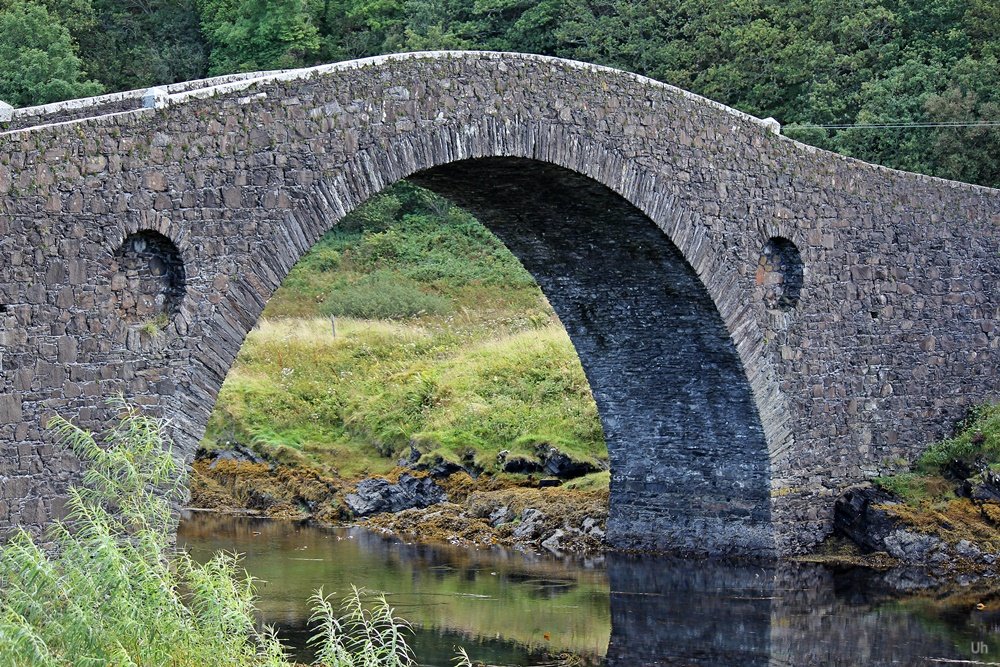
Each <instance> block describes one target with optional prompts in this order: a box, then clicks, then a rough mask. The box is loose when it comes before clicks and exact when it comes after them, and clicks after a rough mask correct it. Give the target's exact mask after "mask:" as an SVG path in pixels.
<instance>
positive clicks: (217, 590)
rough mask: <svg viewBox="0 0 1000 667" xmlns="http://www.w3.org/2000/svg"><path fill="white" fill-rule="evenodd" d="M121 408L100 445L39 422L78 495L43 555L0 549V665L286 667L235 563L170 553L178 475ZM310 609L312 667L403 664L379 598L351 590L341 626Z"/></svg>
mask: <svg viewBox="0 0 1000 667" xmlns="http://www.w3.org/2000/svg"><path fill="white" fill-rule="evenodd" d="M119 406H120V407H121V409H122V410H123V412H124V417H123V419H122V420H121V422H120V424H119V425H118V426H117V427H116V428H114V429H113V430H112V431H111V432H110V433H109V434H107V436H106V437H105V438H104V442H103V443H102V444H103V446H102V445H101V444H98V442H97V441H96V440H95V438H94V437H93V436H92V435H91V434H90V433H87V432H85V431H82V430H80V429H79V428H77V427H75V426H73V425H72V424H71V423H69V422H67V421H65V420H63V419H60V418H56V419H54V420H52V422H51V423H50V426H51V427H52V428H53V429H54V430H55V431H56V432H57V433H58V435H59V436H60V438H61V440H62V441H63V442H65V443H67V444H69V446H70V447H72V449H73V451H75V452H76V453H77V455H78V456H79V457H80V458H81V459H82V460H83V462H84V464H85V466H86V467H85V472H84V476H83V486H81V487H74V488H71V489H70V492H69V502H68V509H69V514H68V518H67V520H66V521H62V522H56V523H55V524H54V525H53V526H52V527H51V528H50V530H49V532H48V537H49V539H50V540H51V542H52V546H51V547H50V548H42V547H40V546H38V545H37V544H36V543H35V541H34V539H33V538H32V537H31V535H29V534H28V533H26V532H25V531H23V530H20V531H18V532H17V534H16V535H14V537H13V538H12V539H11V540H10V541H9V542H8V543H7V544H6V545H4V546H3V547H0V655H2V656H3V664H4V665H10V666H12V667H29V666H30V667H36V666H37V667H64V666H70V665H88V667H128V666H133V667H140V666H141V667H147V666H164V667H165V666H167V665H169V666H170V667H203V666H206V665H225V666H226V667H233V666H235V667H244V666H245V667H292V665H291V664H290V663H288V662H287V661H286V660H285V656H284V649H283V647H282V645H281V644H280V642H279V641H278V639H277V637H276V636H275V633H274V632H273V630H272V629H270V628H268V627H263V628H259V627H258V624H257V622H256V618H255V607H254V600H255V592H254V582H253V580H252V579H251V578H250V577H249V576H248V575H247V574H245V573H244V572H242V569H241V568H240V567H239V562H238V559H237V556H236V555H235V554H227V553H218V554H216V555H215V556H214V557H213V558H212V559H211V560H209V561H208V562H206V563H203V564H202V563H197V562H195V561H194V560H193V559H192V558H191V557H190V556H189V555H188V554H187V553H186V552H184V551H182V550H178V549H175V548H174V547H173V546H172V544H173V539H172V535H173V531H174V528H175V513H174V511H173V504H174V503H176V502H179V501H180V500H182V498H183V495H184V489H183V484H182V481H183V475H182V473H183V470H182V468H181V466H180V464H179V462H178V460H177V459H176V458H175V457H174V456H173V454H172V453H171V451H170V447H169V443H168V442H166V441H165V439H164V436H163V423H162V422H161V421H159V420H156V419H152V418H150V417H147V416H144V415H142V414H140V413H138V412H137V411H135V410H134V409H133V408H130V407H128V406H126V405H125V404H124V403H123V402H121V401H119ZM313 602H314V611H315V613H314V616H313V619H314V621H316V622H317V630H316V635H315V637H314V642H315V643H316V644H317V645H318V647H319V665H323V666H325V667H348V666H353V665H365V667H381V666H383V665H384V666H385V667H402V666H409V665H413V664H414V662H413V656H412V652H411V651H410V649H409V648H408V646H407V643H406V634H407V631H408V626H407V625H406V623H405V622H403V621H400V620H398V619H397V618H396V617H395V615H394V613H393V610H392V609H390V608H389V607H388V605H387V604H386V603H385V600H384V598H380V599H378V600H376V602H375V604H374V605H372V604H369V603H366V601H365V600H364V598H363V596H362V593H361V592H360V591H358V590H354V592H353V594H352V595H351V596H349V597H348V598H347V600H346V601H345V603H344V607H343V609H344V611H345V616H344V617H343V618H338V617H337V615H336V614H335V613H334V610H333V607H332V605H331V604H330V602H329V599H328V598H325V597H323V595H322V593H318V594H317V595H316V596H315V597H314V599H313ZM463 656H464V653H463V654H461V656H460V660H461V662H460V664H465V665H471V663H469V662H468V659H467V658H465V657H463Z"/></svg>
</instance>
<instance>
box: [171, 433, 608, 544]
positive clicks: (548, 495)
mask: <svg viewBox="0 0 1000 667" xmlns="http://www.w3.org/2000/svg"><path fill="white" fill-rule="evenodd" d="M539 482H542V484H541V485H540V484H539ZM546 482H547V483H546ZM189 505H190V508H191V509H194V510H208V511H215V512H223V513H233V514H243V515H251V516H264V517H270V518H276V519H293V520H312V521H316V522H319V523H324V524H328V525H356V526H362V527H366V528H369V529H371V530H375V531H378V532H383V533H391V534H396V535H402V536H407V537H412V538H415V539H418V540H421V541H429V542H446V543H450V544H460V545H465V546H476V547H484V546H504V547H508V548H513V549H518V550H521V551H530V552H549V553H554V554H557V555H563V554H567V553H573V554H593V553H600V552H603V551H604V550H605V548H606V546H605V543H604V533H605V526H606V522H607V508H608V493H607V491H606V490H592V491H582V490H568V489H563V488H559V486H555V485H553V484H552V481H551V480H539V479H536V478H534V477H524V478H522V479H516V480H512V479H511V478H509V477H503V478H500V477H493V476H488V475H478V476H476V477H473V476H472V475H470V474H469V473H468V472H467V471H465V470H463V469H461V468H458V467H457V466H436V467H434V468H432V469H429V470H428V469H425V470H415V469H413V468H408V467H400V468H397V469H396V470H394V471H392V472H391V473H390V474H387V475H384V476H378V477H370V478H366V479H362V480H358V481H348V480H342V479H339V478H335V477H329V476H324V475H323V474H321V473H319V472H317V471H314V470H309V469H306V468H301V467H291V466H287V465H283V464H280V463H275V462H271V461H267V460H265V459H263V458H261V457H260V456H259V455H257V454H256V453H254V452H253V451H251V450H249V449H247V448H244V447H234V448H233V449H230V450H224V451H221V452H213V453H205V452H202V453H201V455H200V456H199V458H197V459H196V460H195V462H194V465H193V468H192V477H191V499H190V502H189Z"/></svg>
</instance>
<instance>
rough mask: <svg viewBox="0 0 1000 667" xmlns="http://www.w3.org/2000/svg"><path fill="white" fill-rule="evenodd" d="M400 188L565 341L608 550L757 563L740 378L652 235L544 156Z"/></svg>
mask: <svg viewBox="0 0 1000 667" xmlns="http://www.w3.org/2000/svg"><path fill="white" fill-rule="evenodd" d="M408 179H409V180H410V181H412V182H414V183H416V184H417V185H420V186H423V187H426V188H428V189H429V190H431V191H433V192H435V193H437V194H439V195H441V196H443V197H445V198H447V199H449V200H450V201H452V202H454V203H455V204H457V205H459V206H461V207H462V208H464V209H466V210H467V211H469V212H470V213H472V214H473V215H474V216H476V217H477V218H478V219H479V220H480V221H481V222H482V223H483V224H484V225H485V226H486V227H487V228H488V229H489V230H490V231H492V232H493V233H494V234H495V235H496V236H497V237H498V238H499V239H500V240H501V241H502V242H503V243H504V244H505V245H506V246H507V248H508V249H509V250H510V251H511V252H512V253H513V254H514V256H515V257H516V258H517V259H518V260H520V262H521V263H522V265H523V266H524V267H525V268H526V269H527V270H528V271H529V272H530V273H531V274H532V275H533V276H534V278H535V280H536V281H537V283H538V285H539V286H540V287H541V289H542V291H543V292H544V294H545V295H546V297H547V298H548V300H549V303H550V304H551V306H552V308H553V309H554V311H555V313H556V314H557V315H558V317H559V319H560V321H561V323H562V324H563V326H564V327H565V329H566V331H567V333H568V334H569V338H570V340H571V341H572V343H573V345H574V347H575V349H576V352H577V355H578V357H579V359H580V362H581V364H582V367H583V369H584V372H585V374H586V377H587V380H588V382H589V384H590V388H591V391H592V393H593V396H594V399H595V402H596V404H597V409H598V413H599V417H600V422H601V425H602V427H603V430H604V435H605V440H606V443H607V446H608V456H609V463H610V470H611V489H610V507H609V519H608V530H607V538H608V540H609V542H610V543H611V544H612V545H613V546H615V547H620V548H627V549H637V550H666V551H676V552H688V553H697V554H709V555H725V554H740V555H744V556H745V555H760V556H771V555H773V554H774V553H775V551H776V546H775V537H774V529H773V526H772V523H771V502H770V500H771V499H770V475H771V471H770V459H769V455H768V447H767V441H766V437H765V433H764V429H763V427H762V424H761V419H760V415H759V413H758V409H757V404H756V402H755V398H754V395H753V392H752V389H751V386H750V382H749V379H748V377H747V373H746V371H745V370H744V367H743V364H742V362H741V359H740V355H739V353H738V351H737V349H736V347H735V345H734V343H733V340H732V338H731V336H730V332H729V330H728V329H727V326H726V324H725V322H724V321H723V319H722V316H721V315H720V313H719V310H718V308H717V307H716V304H715V302H714V301H713V298H712V296H711V295H710V293H709V292H708V290H707V288H706V287H705V285H704V283H703V282H702V280H701V279H700V278H699V277H698V275H697V273H696V272H695V270H694V269H693V268H692V266H691V265H690V264H689V263H688V261H687V260H686V258H685V257H684V255H683V254H682V252H681V251H680V250H679V249H678V248H677V246H675V245H674V243H673V242H672V241H671V240H670V239H669V237H668V236H667V235H666V234H665V233H664V231H663V230H662V229H660V228H659V227H658V226H657V225H656V223H654V222H653V221H652V220H651V219H650V218H649V217H648V216H647V215H646V214H645V213H643V212H642V211H640V210H639V209H637V208H636V207H634V206H633V205H632V204H630V203H629V202H628V201H627V200H626V199H625V198H624V197H622V196H621V195H619V194H618V193H616V192H614V191H613V190H611V189H609V188H608V187H605V186H604V185H601V184H600V183H598V182H597V181H595V180H593V179H591V178H589V177H587V176H584V175H582V174H579V173H576V172H573V171H571V170H568V169H565V168H563V167H559V166H556V165H553V164H551V163H548V162H542V161H538V160H531V159H524V158H477V159H468V160H460V161H455V162H450V163H447V164H444V165H441V166H437V167H434V168H431V169H427V170H423V171H418V172H417V173H414V174H412V175H410V176H409V177H408ZM317 222H320V221H317ZM321 222H322V224H317V225H316V226H317V227H319V228H326V229H329V228H331V227H332V226H334V225H335V224H336V222H337V220H335V219H332V218H331V219H325V218H324V219H323V220H322V221H321ZM748 268H750V269H752V268H753V267H748ZM234 353H235V352H234Z"/></svg>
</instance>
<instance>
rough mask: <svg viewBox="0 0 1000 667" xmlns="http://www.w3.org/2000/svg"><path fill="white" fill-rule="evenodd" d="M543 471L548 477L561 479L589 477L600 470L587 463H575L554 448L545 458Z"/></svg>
mask: <svg viewBox="0 0 1000 667" xmlns="http://www.w3.org/2000/svg"><path fill="white" fill-rule="evenodd" d="M543 469H544V470H545V472H546V473H548V474H549V475H554V476H556V477H559V478H561V479H573V478H574V477H583V476H584V475H589V474H590V473H592V472H598V471H599V470H600V468H598V467H597V466H596V465H594V464H593V463H590V462H589V461H575V460H573V459H571V458H570V457H569V456H567V455H566V454H563V453H562V452H560V451H559V450H558V449H555V448H552V449H549V451H548V453H547V455H546V456H545V463H544V464H543Z"/></svg>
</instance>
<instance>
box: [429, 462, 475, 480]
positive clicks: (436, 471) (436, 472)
mask: <svg viewBox="0 0 1000 667" xmlns="http://www.w3.org/2000/svg"><path fill="white" fill-rule="evenodd" d="M456 472H464V473H467V474H469V476H471V477H475V475H473V474H472V473H471V472H469V471H468V470H467V469H466V468H464V467H462V466H460V465H458V464H457V463H453V462H451V461H444V460H442V461H440V462H438V463H437V464H435V465H434V467H432V468H431V469H430V475H431V477H448V476H449V475H454V474H455V473H456Z"/></svg>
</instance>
